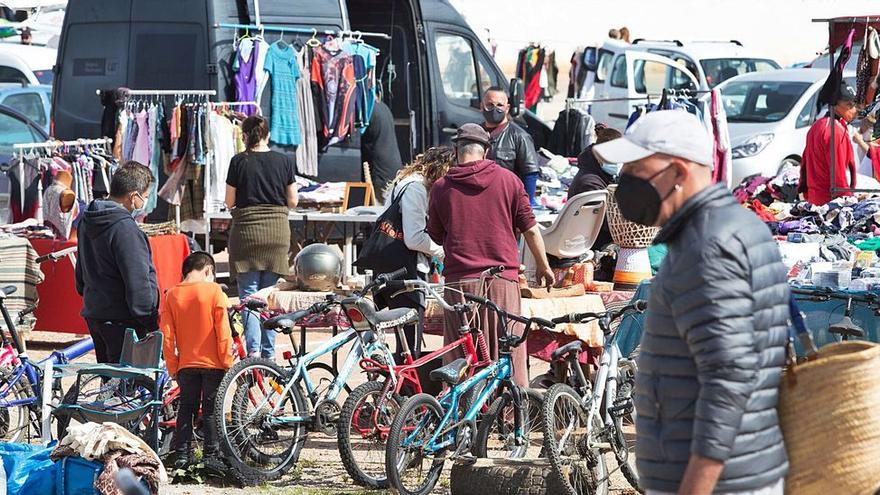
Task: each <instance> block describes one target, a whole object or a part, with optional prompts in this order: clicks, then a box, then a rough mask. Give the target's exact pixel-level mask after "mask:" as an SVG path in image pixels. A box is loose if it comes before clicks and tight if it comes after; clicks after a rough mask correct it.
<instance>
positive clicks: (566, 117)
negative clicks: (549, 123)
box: [548, 108, 596, 157]
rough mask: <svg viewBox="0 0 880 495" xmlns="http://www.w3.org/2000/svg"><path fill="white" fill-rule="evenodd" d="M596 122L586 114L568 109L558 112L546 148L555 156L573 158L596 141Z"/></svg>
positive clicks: (574, 109) (578, 110)
mask: <svg viewBox="0 0 880 495" xmlns="http://www.w3.org/2000/svg"><path fill="white" fill-rule="evenodd" d="M595 134H596V121H595V120H594V119H593V117H592V116H591V115H590V114H588V113H587V112H585V111H583V110H581V109H576V108H569V109H568V110H563V111H561V112H559V116H558V117H557V118H556V124H554V126H553V133H552V134H551V136H550V143H549V146H548V148H549V149H550V151H552V152H553V153H555V154H557V155H562V156H567V157H575V156H578V155H580V153H581V152H582V151H583V150H585V149H586V148H587V146H589V145H591V144H593V142H594V141H595V140H596V136H595Z"/></svg>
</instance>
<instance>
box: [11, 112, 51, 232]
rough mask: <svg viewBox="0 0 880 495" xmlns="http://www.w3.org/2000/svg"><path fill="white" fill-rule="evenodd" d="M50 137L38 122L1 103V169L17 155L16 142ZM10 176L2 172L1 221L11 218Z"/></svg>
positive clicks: (30, 141) (41, 140) (35, 141)
mask: <svg viewBox="0 0 880 495" xmlns="http://www.w3.org/2000/svg"><path fill="white" fill-rule="evenodd" d="M47 139H49V135H48V134H46V131H44V130H43V129H42V128H41V127H40V126H39V125H38V124H37V123H36V122H34V121H33V120H31V119H29V118H27V117H25V116H24V115H23V114H21V113H19V112H17V111H15V110H13V109H11V108H9V107H7V106H4V105H0V170H4V171H5V170H6V168H7V167H8V165H9V162H10V161H12V157H13V156H14V155H15V150H14V149H13V145H14V144H18V143H39V142H43V141H46V140H47ZM8 209H9V178H8V177H7V176H6V174H5V173H0V223H2V222H4V221H5V220H7V219H8V218H9V216H8V213H7V212H8Z"/></svg>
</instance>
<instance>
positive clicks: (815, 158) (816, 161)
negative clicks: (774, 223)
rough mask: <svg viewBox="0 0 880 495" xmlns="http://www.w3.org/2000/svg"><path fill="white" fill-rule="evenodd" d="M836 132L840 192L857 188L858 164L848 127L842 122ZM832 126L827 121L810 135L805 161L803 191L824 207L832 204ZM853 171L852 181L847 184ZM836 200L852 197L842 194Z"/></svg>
mask: <svg viewBox="0 0 880 495" xmlns="http://www.w3.org/2000/svg"><path fill="white" fill-rule="evenodd" d="M836 126H837V127H836V128H835V129H834V143H835V145H834V162H835V164H834V184H835V186H836V187H837V188H839V189H842V188H855V187H856V161H855V157H854V156H853V146H852V142H851V140H850V137H849V132H847V126H846V123H845V122H844V121H843V120H838V121H837V123H836ZM830 142H831V126H830V125H829V117H823V118H821V119H819V120H817V121H816V123H814V124H813V127H811V128H810V131H809V132H807V146H806V148H804V153H803V159H802V160H801V184H800V188H799V190H800V191H802V192H804V191H805V192H806V198H807V201H809V202H810V203H813V204H814V205H824V204H825V203H827V202H829V201H831V200H832V199H833V198H832V197H831V167H830V166H829V162H830V161H831V149H830V147H829V144H828V143H830ZM847 171H849V174H850V178H851V179H850V181H849V183H848V182H847V180H846V174H847ZM836 196H852V193H849V192H838V193H837V194H836Z"/></svg>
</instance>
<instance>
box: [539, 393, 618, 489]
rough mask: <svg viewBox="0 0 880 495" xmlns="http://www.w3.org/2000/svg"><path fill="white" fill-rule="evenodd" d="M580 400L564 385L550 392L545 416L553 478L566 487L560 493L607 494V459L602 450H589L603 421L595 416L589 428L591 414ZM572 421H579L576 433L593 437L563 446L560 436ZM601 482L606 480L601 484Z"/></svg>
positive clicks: (544, 423)
mask: <svg viewBox="0 0 880 495" xmlns="http://www.w3.org/2000/svg"><path fill="white" fill-rule="evenodd" d="M580 401H581V398H580V396H578V394H577V392H575V391H574V390H572V388H571V387H569V386H568V385H565V384H563V383H558V384H556V385H553V386H552V387H550V389H548V390H547V394H546V395H545V396H544V402H543V413H542V419H543V430H544V452H545V453H546V455H547V458H548V459H549V460H550V466H551V467H552V468H553V475H554V476H555V477H556V479H557V481H558V482H559V484H560V485H562V487H563V488H564V489H563V491H562V492H560V493H566V494H568V495H586V494H589V495H594V494H595V495H606V494H607V493H608V479H607V478H608V468H607V466H606V465H605V456H604V455H603V453H602V452H601V451H600V450H599V449H598V448H589V444H590V443H592V442H593V439H592V437H593V435H594V434H595V433H596V432H598V431H600V430H601V429H602V419H601V418H600V417H599V415H596V416H594V418H593V424H592V427H591V428H587V425H586V421H587V411H586V410H585V409H584V408H583V407H581V405H580ZM557 412H558V413H559V414H558V415H557ZM557 416H558V419H557ZM569 419H574V420H576V422H577V425H575V428H574V430H576V431H581V432H587V434H588V435H589V436H588V437H585V436H584V435H583V434H581V435H580V436H579V437H576V438H574V439H573V440H569V441H567V442H566V443H565V445H562V446H560V442H559V440H560V439H558V438H557V433H558V432H559V431H560V428H565V425H567V424H568V420H569ZM598 480H604V481H603V482H602V483H598ZM597 485H598V486H597Z"/></svg>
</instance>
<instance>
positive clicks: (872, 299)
mask: <svg viewBox="0 0 880 495" xmlns="http://www.w3.org/2000/svg"><path fill="white" fill-rule="evenodd" d="M791 292H792V295H793V296H794V297H795V298H796V299H800V300H806V301H810V302H828V301H831V300H832V299H835V300H839V301H844V302H845V303H846V307H845V309H844V311H843V318H841V319H840V321H838V322H837V323H829V325H828V333H830V334H831V335H836V336H838V337H839V338H840V340H843V341H847V340H849V339H850V338H856V339H863V338H865V336H866V334H865V330H864V328H862V327H861V326H859V325H857V324H856V323H855V322H854V321H853V320H852V317H853V314H854V312H855V310H854V308H853V303H854V302H856V303H860V304H863V305H865V306H868V307H869V308H872V309H873V312H874V314H875V315H880V296H878V295H877V294H874V293H866V294H854V293H850V292H841V291H839V290H835V289H831V288H818V287H817V288H811V289H806V288H792V289H791ZM798 296H800V297H798ZM816 337H818V335H817V336H816ZM816 343H817V344H819V345H822V344H823V343H825V342H824V341H823V339H819V338H816Z"/></svg>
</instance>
